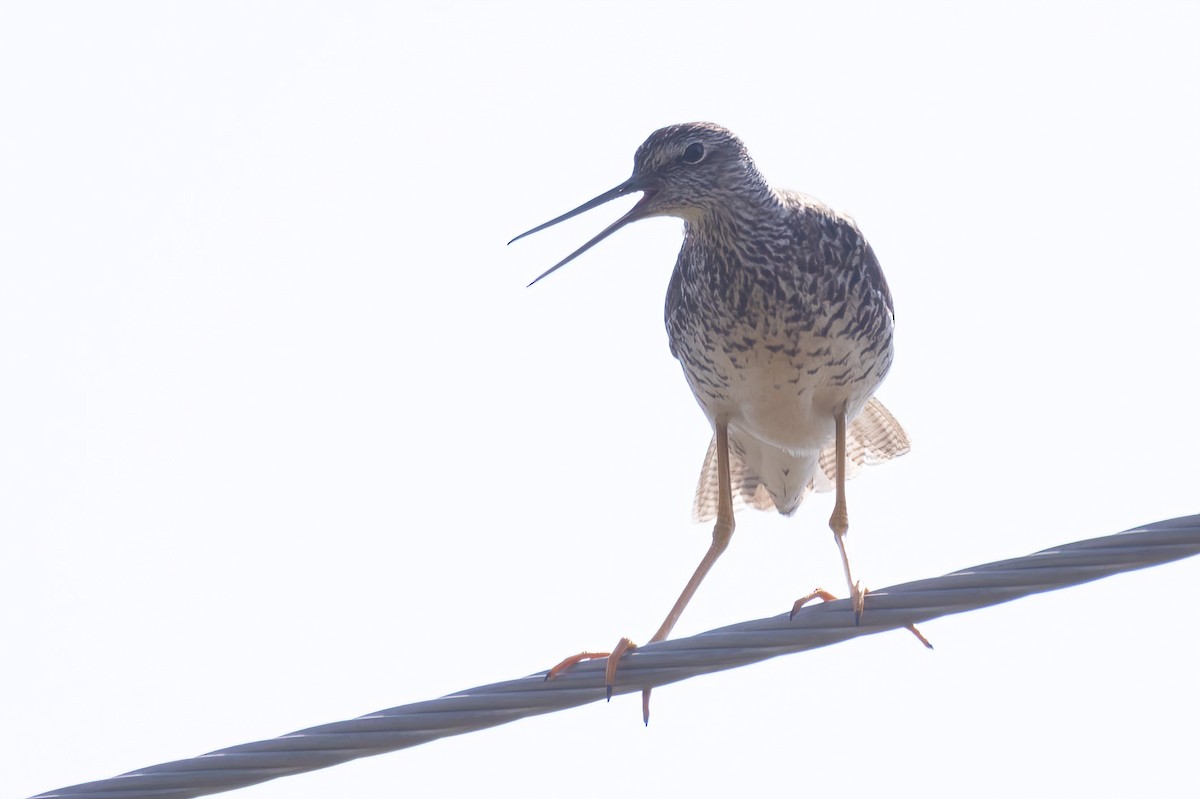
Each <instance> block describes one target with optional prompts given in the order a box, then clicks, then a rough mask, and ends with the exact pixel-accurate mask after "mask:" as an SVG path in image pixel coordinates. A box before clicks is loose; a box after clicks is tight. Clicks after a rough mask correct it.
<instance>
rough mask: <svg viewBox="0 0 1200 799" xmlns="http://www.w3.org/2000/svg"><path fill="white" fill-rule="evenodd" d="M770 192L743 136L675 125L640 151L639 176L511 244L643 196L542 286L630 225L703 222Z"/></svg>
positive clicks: (712, 127) (697, 124) (637, 156)
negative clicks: (741, 199) (655, 219)
mask: <svg viewBox="0 0 1200 799" xmlns="http://www.w3.org/2000/svg"><path fill="white" fill-rule="evenodd" d="M764 190H768V189H767V187H766V182H765V181H764V180H763V178H762V176H761V175H760V174H759V172H758V170H757V169H756V168H755V166H754V162H753V161H752V160H750V156H749V154H748V153H747V152H746V146H745V145H744V144H742V142H741V140H740V139H738V137H737V136H734V135H733V134H732V133H730V132H729V131H728V130H726V129H725V128H723V127H721V126H720V125H714V124H712V123H710V122H689V123H686V124H682V125H670V126H669V127H665V128H660V129H659V130H656V131H654V133H651V134H650V138H648V139H646V141H645V142H643V143H642V146H641V147H638V149H637V153H635V154H634V157H633V174H632V175H631V176H630V177H629V179H628V180H626V181H625V182H624V183H621V184H619V185H617V186H614V187H613V188H611V189H609V190H608V191H606V192H604V193H603V194H601V195H599V196H598V197H594V198H592V199H591V200H588V201H587V202H585V203H584V204H583V205H581V206H579V207H578V208H575V209H572V210H570V211H568V212H566V213H565V214H563V215H562V216H558V217H555V218H554V219H551V220H550V221H549V222H546V223H544V224H541V225H538V226H537V227H535V228H533V229H531V230H527V231H525V232H524V233H522V234H521V235H520V236H517V237H516V238H514V239H513V240H512V241H510V242H509V244H512V242H513V241H516V240H517V239H520V238H524V237H525V236H528V235H531V234H533V233H537V232H538V231H540V230H545V229H546V228H548V227H550V226H551V225H557V224H558V223H559V222H562V221H564V220H567V219H570V218H571V217H573V216H578V215H579V214H582V213H583V212H584V211H590V210H591V209H593V208H595V207H596V206H598V205H603V204H604V203H606V202H608V201H609V200H615V199H616V198H618V197H624V196H625V195H626V194H633V193H635V192H641V193H642V198H641V199H640V200H638V202H637V203H636V204H635V205H634V206H633V207H632V208H630V209H629V211H628V212H626V213H625V215H624V216H622V217H621V218H620V219H618V220H617V221H616V222H613V223H612V224H611V225H609V226H608V227H607V228H605V229H604V230H602V231H601V232H600V233H599V234H598V235H596V236H595V237H594V238H592V239H591V240H590V241H588V242H587V243H586V244H584V245H583V246H582V247H580V248H579V249H578V250H576V251H575V252H573V253H571V254H570V255H568V256H567V257H566V258H564V259H562V260H561V261H559V262H558V263H557V264H555V265H554V266H552V267H550V268H549V269H547V270H546V271H545V272H543V273H542V274H541V275H539V276H538V277H537V279H535V280H534V281H533V283H536V282H538V280H541V279H542V278H544V277H546V276H547V275H549V274H550V273H551V272H553V271H555V270H556V269H558V268H559V267H561V266H563V265H565V264H567V263H569V262H570V261H572V260H573V259H574V258H575V257H576V256H578V255H580V254H582V253H583V252H585V251H587V250H588V249H590V248H591V247H592V246H594V245H595V244H597V243H598V242H600V241H601V240H603V239H604V238H606V237H608V236H610V235H611V234H613V233H615V232H616V231H617V230H619V229H621V228H622V227H624V226H625V225H628V224H629V223H630V222H636V221H637V220H639V219H646V218H648V217H652V216H675V217H679V218H681V219H686V220H689V221H698V220H699V219H701V218H703V217H704V216H705V215H706V214H708V213H711V212H712V211H713V210H714V209H717V208H721V207H729V206H730V204H731V202H736V197H735V196H734V195H738V194H747V193H753V192H761V191H764ZM533 283H530V284H529V285H531V286H532V285H533Z"/></svg>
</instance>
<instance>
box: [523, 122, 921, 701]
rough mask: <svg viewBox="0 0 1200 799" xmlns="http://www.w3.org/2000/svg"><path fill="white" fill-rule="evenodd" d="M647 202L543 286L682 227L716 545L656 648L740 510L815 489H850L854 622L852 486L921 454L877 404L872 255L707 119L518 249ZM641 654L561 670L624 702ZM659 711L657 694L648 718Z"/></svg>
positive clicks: (789, 506) (673, 288) (678, 326)
mask: <svg viewBox="0 0 1200 799" xmlns="http://www.w3.org/2000/svg"><path fill="white" fill-rule="evenodd" d="M635 192H641V194H642V197H641V199H640V200H639V201H638V202H637V203H636V204H635V205H634V206H633V207H632V208H631V209H630V210H629V211H628V212H627V213H626V214H625V215H624V216H622V217H621V218H620V219H618V220H617V221H616V222H614V223H612V224H611V225H609V226H608V227H607V228H605V229H604V230H603V231H601V233H600V234H599V235H597V236H596V237H594V238H593V239H591V240H590V241H588V242H587V243H586V244H584V245H583V246H582V247H580V248H579V249H578V250H576V251H575V252H573V253H571V254H570V255H568V256H567V257H566V258H564V259H563V260H561V261H559V262H558V263H557V264H555V265H554V266H552V267H551V268H550V269H548V270H547V271H546V272H544V273H543V274H542V275H540V276H539V277H538V278H537V279H536V280H534V281H533V283H536V282H538V280H541V279H542V278H544V277H546V276H547V275H549V274H550V273H551V272H554V271H555V270H556V269H558V268H559V267H561V266H563V265H564V264H566V263H567V262H569V261H571V260H572V259H574V258H575V257H576V256H578V255H579V254H581V253H583V252H584V251H585V250H587V249H589V248H591V247H592V246H593V245H594V244H596V243H597V242H599V241H600V240H601V239H603V238H605V237H606V236H608V235H610V234H611V233H613V232H615V231H616V230H618V229H619V228H621V227H623V226H624V225H627V224H629V223H630V222H634V221H636V220H638V219H645V218H647V217H653V216H674V217H679V218H681V219H682V220H683V222H684V227H683V247H682V249H680V251H679V258H678V260H677V261H676V262H675V271H674V273H673V274H672V275H671V283H670V285H669V287H668V288H667V303H666V324H667V336H668V338H669V341H670V345H671V354H673V355H674V356H675V357H676V358H678V359H679V362H680V364H681V365H682V367H683V373H684V376H685V377H686V378H687V381H688V385H690V386H691V388H692V392H693V393H694V394H695V395H696V400H697V402H699V403H700V407H701V408H702V409H703V410H704V413H705V415H706V416H707V417H708V419H709V421H710V422H711V423H712V427H713V439H712V443H711V444H710V446H709V450H708V455H707V457H706V458H705V460H704V468H703V470H702V473H701V476H700V483H699V486H698V488H697V491H696V502H695V508H694V510H695V515H696V517H697V518H698V519H700V520H702V521H703V520H714V519H715V522H716V523H715V525H714V527H713V537H712V545H711V546H710V547H709V549H708V552H707V553H706V554H705V556H704V559H703V560H702V561H701V562H700V565H699V566H698V567H697V568H696V571H695V573H694V574H693V575H692V578H691V580H689V581H688V583H687V585H686V586H685V587H684V589H683V593H682V594H680V596H679V599H678V600H677V601H676V602H675V606H674V607H673V608H671V612H670V613H669V614H667V618H666V619H665V620H664V621H663V623H662V625H661V626H660V627H659V629H658V632H656V633H655V634H654V636H653V637H652V638H651V639H650V640H651V641H660V640H663V639H665V638H666V637H667V636H668V635H670V633H671V629H672V628H673V627H674V626H675V622H676V621H678V619H679V617H680V615H681V614H682V613H683V610H684V608H685V607H686V606H687V604H688V601H689V600H690V599H691V598H692V595H693V594H694V593H695V592H696V589H697V588H698V587H699V585H700V583H701V581H703V579H704V577H705V575H706V574H707V573H708V571H709V570H710V569H711V568H712V566H713V564H714V563H715V562H716V560H717V558H719V557H720V555H721V553H722V552H724V551H725V548H726V547H727V546H728V544H729V540H730V538H731V536H732V535H733V528H734V516H733V513H734V502H735V500H736V501H740V502H744V503H746V504H749V505H751V506H753V507H755V508H759V509H763V510H769V509H771V508H775V509H777V510H778V511H779V512H780V513H783V514H785V515H789V516H790V515H791V514H792V513H794V512H795V511H796V508H797V506H798V505H799V504H800V500H801V499H802V498H803V497H804V494H805V493H806V492H807V491H808V490H809V489H810V488H814V487H815V488H818V489H820V488H826V487H830V488H833V489H834V490H836V492H837V493H836V499H835V504H834V509H833V515H832V516H831V517H830V520H829V526H830V528H831V529H832V530H833V532H834V539H835V541H836V542H837V545H838V550H839V552H840V553H841V558H842V566H843V568H844V570H845V574H846V583H847V585H848V586H849V590H850V597H851V603H852V608H853V610H854V614H855V619H856V620H857V619H858V618H860V617H861V614H862V612H863V607H864V599H865V596H866V591H865V589H864V588H863V587H862V585H861V584H860V583H859V582H858V581H856V580H855V579H854V577H853V576H852V575H851V572H850V559H849V557H848V556H847V554H846V545H845V536H846V532H847V530H848V529H849V516H848V513H847V510H846V491H845V482H846V478H847V477H850V476H852V475H853V474H854V473H856V472H857V471H858V467H859V466H860V465H862V464H864V463H866V464H871V463H879V462H882V461H886V460H889V459H891V458H893V457H895V456H897V455H901V454H903V453H905V452H907V451H908V438H907V436H906V435H905V433H904V430H903V429H902V428H901V427H900V425H899V424H898V423H897V422H896V420H895V418H894V417H893V416H892V415H891V414H890V413H889V412H888V411H887V409H886V408H884V407H883V405H882V404H880V403H879V402H878V400H875V399H872V395H873V394H874V392H875V389H876V388H878V387H879V384H880V383H881V382H882V381H883V378H884V376H885V375H886V374H887V372H888V368H889V367H890V366H891V364H892V329H893V322H894V313H893V309H892V295H891V292H889V290H888V286H887V281H886V280H884V277H883V272H882V270H881V269H880V267H879V262H878V261H877V260H876V258H875V253H874V252H873V251H872V250H871V246H870V245H869V244H867V241H866V239H865V238H863V235H862V233H861V232H859V229H858V226H857V225H856V224H855V223H854V221H853V220H851V219H850V218H849V217H847V216H845V215H843V214H840V213H837V212H836V211H833V210H832V209H830V208H829V207H827V206H825V205H823V204H822V203H820V202H818V201H817V200H815V199H813V198H811V197H807V196H805V195H803V194H798V193H796V192H792V191H787V190H783V189H776V188H773V187H772V186H771V185H770V184H768V183H767V181H766V180H765V179H764V178H763V176H762V174H761V173H760V172H759V171H758V168H757V167H756V166H755V164H754V162H753V161H752V160H751V158H750V155H749V153H748V152H747V151H746V147H745V145H743V144H742V142H741V140H739V139H738V138H737V137H736V136H734V135H733V134H732V133H730V132H729V131H728V130H726V129H725V128H723V127H720V126H719V125H713V124H709V123H699V122H698V123H689V124H684V125H672V126H670V127H666V128H662V129H660V130H657V131H655V132H654V133H652V134H651V135H650V138H648V139H647V140H646V141H645V143H643V144H642V146H641V147H639V148H638V150H637V153H636V154H635V155H634V168H633V175H632V177H630V178H629V179H628V180H626V181H625V182H624V183H621V184H620V185H618V186H616V187H615V188H613V189H610V190H609V191H606V192H605V193H603V194H601V195H600V196H598V197H596V198H594V199H592V200H589V201H588V202H586V203H584V204H583V205H581V206H579V207H578V208H576V209H574V210H572V211H568V212H567V213H565V214H563V215H562V216H559V217H556V218H555V219H552V220H550V221H549V222H546V223H545V224H542V225H539V226H537V227H535V228H533V229H532V230H529V231H526V232H525V233H522V234H521V235H520V236H517V238H516V239H513V241H516V240H517V239H520V238H522V237H524V236H528V235H530V234H531V233H536V232H538V231H539V230H544V229H545V228H547V227H550V226H551V225H555V224H558V223H559V222H562V221H563V220H565V219H570V218H571V217H573V216H576V215H577V214H581V213H583V212H584V211H588V210H590V209H592V208H595V207H596V206H598V205H601V204H603V203H606V202H608V201H609V200H613V199H616V198H617V197H622V196H624V195H627V194H632V193H635ZM510 243H511V242H510ZM533 283H531V284H530V285H533ZM816 596H821V597H824V598H828V597H829V595H828V594H826V593H825V592H823V591H819V590H818V591H814V592H813V593H812V594H810V595H808V596H807V597H805V598H803V599H801V600H798V601H797V603H796V606H795V608H798V607H799V606H800V605H801V604H803V603H804V602H805V601H807V600H808V599H810V598H813V597H816ZM795 608H794V609H793V613H794V612H795ZM918 635H919V634H918ZM922 640H923V639H922ZM633 646H634V645H633V643H632V642H631V641H630V640H629V639H627V638H624V639H622V640H621V641H620V642H619V643H618V645H617V647H616V648H615V649H614V650H613V651H612V652H611V653H583V654H580V655H576V656H573V657H571V658H568V659H567V660H566V661H564V662H563V663H562V664H559V666H558V667H556V668H555V669H554V670H552V673H557V672H558V670H560V669H561V668H563V667H565V666H566V665H569V664H571V663H575V662H578V661H579V660H582V659H585V658H588V657H602V656H607V657H608V658H609V663H608V670H607V682H608V685H609V690H610V692H611V686H612V682H613V679H614V677H615V674H616V667H617V663H618V661H619V659H620V657H621V656H622V654H624V653H625V652H626V651H628V650H629V649H630V648H632V647H633ZM648 701H649V692H646V694H645V701H644V708H643V712H644V713H646V714H648V712H649V710H648V708H649V705H648Z"/></svg>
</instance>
